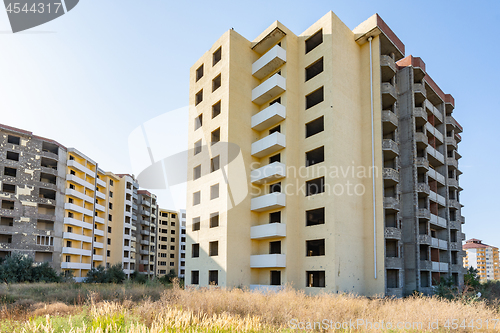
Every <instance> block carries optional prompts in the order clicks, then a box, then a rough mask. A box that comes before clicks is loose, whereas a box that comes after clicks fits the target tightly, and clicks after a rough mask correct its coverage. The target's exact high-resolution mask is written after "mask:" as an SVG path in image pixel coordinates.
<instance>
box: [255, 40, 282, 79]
mask: <svg viewBox="0 0 500 333" xmlns="http://www.w3.org/2000/svg"><path fill="white" fill-rule="evenodd" d="M285 62H286V51H285V49H283V48H282V47H281V46H279V45H276V46H274V47H273V48H272V49H270V50H269V51H267V52H266V53H265V54H264V55H263V56H262V57H260V58H259V59H258V60H257V61H256V62H254V63H253V64H252V75H253V76H254V77H256V78H258V79H259V80H262V79H263V78H265V77H266V76H268V75H269V74H271V73H272V72H274V71H276V70H277V69H278V68H280V67H281V66H282V65H283V64H284V63H285Z"/></svg>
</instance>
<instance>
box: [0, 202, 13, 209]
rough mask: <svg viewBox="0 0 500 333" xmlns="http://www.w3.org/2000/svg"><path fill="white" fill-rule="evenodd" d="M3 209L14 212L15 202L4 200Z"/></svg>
mask: <svg viewBox="0 0 500 333" xmlns="http://www.w3.org/2000/svg"><path fill="white" fill-rule="evenodd" d="M2 209H9V210H14V201H10V200H2Z"/></svg>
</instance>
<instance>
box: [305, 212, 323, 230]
mask: <svg viewBox="0 0 500 333" xmlns="http://www.w3.org/2000/svg"><path fill="white" fill-rule="evenodd" d="M319 224H325V207H321V208H316V209H311V210H307V211H306V227H309V226H313V225H319Z"/></svg>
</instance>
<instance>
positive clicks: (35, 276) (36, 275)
mask: <svg viewBox="0 0 500 333" xmlns="http://www.w3.org/2000/svg"><path fill="white" fill-rule="evenodd" d="M0 281H2V282H5V283H19V282H61V276H59V275H58V274H57V272H56V271H55V270H54V269H53V268H52V267H50V265H49V264H48V263H43V264H40V265H39V264H35V262H34V261H33V258H31V257H28V256H26V255H22V254H20V253H13V254H12V255H11V256H9V257H7V258H5V259H4V260H3V261H2V262H1V264H0Z"/></svg>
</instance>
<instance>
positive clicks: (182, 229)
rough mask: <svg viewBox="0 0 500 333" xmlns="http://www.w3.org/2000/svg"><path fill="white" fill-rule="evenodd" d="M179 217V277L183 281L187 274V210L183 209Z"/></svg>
mask: <svg viewBox="0 0 500 333" xmlns="http://www.w3.org/2000/svg"><path fill="white" fill-rule="evenodd" d="M178 215H179V222H180V223H179V233H180V237H179V246H178V248H179V251H178V252H179V256H178V257H179V263H178V265H179V273H178V276H179V278H181V279H184V278H185V274H186V210H185V209H181V210H180V211H179V212H178Z"/></svg>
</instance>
